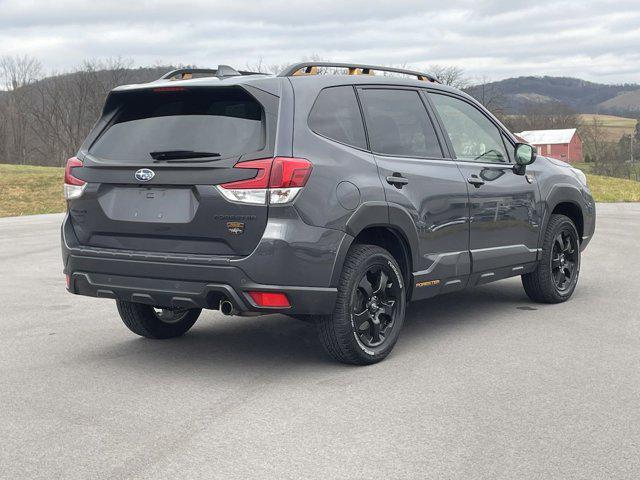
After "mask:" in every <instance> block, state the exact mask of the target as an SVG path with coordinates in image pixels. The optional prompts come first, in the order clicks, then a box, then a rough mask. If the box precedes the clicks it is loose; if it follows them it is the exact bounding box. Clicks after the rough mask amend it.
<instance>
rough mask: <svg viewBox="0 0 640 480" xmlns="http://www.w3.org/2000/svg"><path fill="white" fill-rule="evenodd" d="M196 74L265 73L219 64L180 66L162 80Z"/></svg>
mask: <svg viewBox="0 0 640 480" xmlns="http://www.w3.org/2000/svg"><path fill="white" fill-rule="evenodd" d="M194 75H206V76H211V77H218V78H228V77H237V76H240V75H263V74H262V73H261V72H249V71H246V70H236V69H234V68H232V67H230V66H229V65H218V68H178V69H176V70H171V71H170V72H167V73H165V74H164V75H163V76H162V77H160V80H188V79H190V78H193V76H194Z"/></svg>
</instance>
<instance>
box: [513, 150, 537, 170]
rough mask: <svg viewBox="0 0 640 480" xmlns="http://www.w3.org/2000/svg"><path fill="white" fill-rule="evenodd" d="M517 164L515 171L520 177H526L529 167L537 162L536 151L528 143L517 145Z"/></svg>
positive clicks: (514, 167)
mask: <svg viewBox="0 0 640 480" xmlns="http://www.w3.org/2000/svg"><path fill="white" fill-rule="evenodd" d="M515 159H516V164H515V165H514V166H513V171H514V172H515V173H517V174H518V175H524V172H525V170H526V169H527V165H531V164H532V163H533V162H535V160H536V149H535V147H533V146H531V145H529V144H528V143H518V144H516V150H515Z"/></svg>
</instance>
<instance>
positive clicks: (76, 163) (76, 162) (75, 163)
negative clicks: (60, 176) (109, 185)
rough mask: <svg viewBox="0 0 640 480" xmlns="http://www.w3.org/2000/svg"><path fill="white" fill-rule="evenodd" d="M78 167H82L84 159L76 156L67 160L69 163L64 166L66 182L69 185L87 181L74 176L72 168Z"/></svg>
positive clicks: (79, 184) (81, 183)
mask: <svg viewBox="0 0 640 480" xmlns="http://www.w3.org/2000/svg"><path fill="white" fill-rule="evenodd" d="M76 167H82V160H80V159H78V158H76V157H71V158H70V159H69V160H67V165H66V166H65V167H64V183H66V184H67V185H78V186H82V185H84V184H85V183H86V182H85V181H84V180H80V179H79V178H76V177H74V176H73V173H72V170H73V169H74V168H76Z"/></svg>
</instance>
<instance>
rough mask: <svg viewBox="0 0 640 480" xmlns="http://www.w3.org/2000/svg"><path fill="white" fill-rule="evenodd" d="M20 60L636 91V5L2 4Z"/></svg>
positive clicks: (324, 1) (498, 1) (639, 20)
mask: <svg viewBox="0 0 640 480" xmlns="http://www.w3.org/2000/svg"><path fill="white" fill-rule="evenodd" d="M23 54H27V55H31V56H35V57H37V58H39V59H40V61H41V62H42V64H43V66H44V67H45V69H46V70H48V71H53V70H56V71H61V70H67V69H71V68H73V67H74V66H75V65H78V64H79V63H80V62H82V60H84V59H87V58H103V57H114V56H122V57H125V58H129V59H131V60H132V61H133V63H134V64H135V65H137V66H143V65H153V64H158V63H162V64H167V63H174V64H178V63H181V64H195V65H198V66H202V67H206V66H215V65H217V64H218V63H226V64H230V65H232V66H236V67H237V68H240V67H242V68H244V67H245V66H246V65H247V63H254V62H256V61H258V60H259V59H262V60H263V62H264V63H265V64H273V63H278V64H282V63H288V62H294V61H297V60H300V59H303V58H305V57H309V56H310V55H314V54H315V55H318V56H320V57H322V58H324V59H329V60H335V61H352V62H361V63H382V64H407V65H411V66H413V67H419V68H424V67H427V66H428V65H430V64H440V65H455V66H459V67H462V68H463V69H464V70H465V72H466V73H467V75H468V76H470V77H476V78H478V77H481V76H482V77H487V78H490V79H500V78H506V77H511V76H518V75H543V74H545V75H566V76H574V77H580V78H584V79H587V80H595V81H601V82H606V83H622V82H640V1H639V0H612V1H591V0H575V1H574V0H569V1H553V0H536V1H517V0H495V1H487V0H460V1H458V0H447V1H445V0H440V1H430V0H420V1H413V0H395V1H384V2H375V1H372V0H369V1H366V0H316V1H306V0H298V1H295V0H290V1H280V0H267V1H262V2H259V1H242V0H235V1H234V0H228V1H227V0H187V1H180V0H179V1H176V0H173V1H167V0H150V1H145V0H128V1H118V0H93V1H80V0H48V1H43V0H0V56H2V55H23Z"/></svg>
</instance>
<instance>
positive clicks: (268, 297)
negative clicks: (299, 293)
mask: <svg viewBox="0 0 640 480" xmlns="http://www.w3.org/2000/svg"><path fill="white" fill-rule="evenodd" d="M249 296H250V297H251V299H252V300H253V301H254V302H255V304H256V305H257V306H259V307H271V308H289V307H290V306H291V304H290V303H289V299H288V298H287V296H286V295H285V294H284V293H281V292H249Z"/></svg>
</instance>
